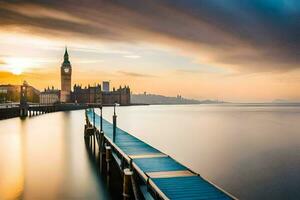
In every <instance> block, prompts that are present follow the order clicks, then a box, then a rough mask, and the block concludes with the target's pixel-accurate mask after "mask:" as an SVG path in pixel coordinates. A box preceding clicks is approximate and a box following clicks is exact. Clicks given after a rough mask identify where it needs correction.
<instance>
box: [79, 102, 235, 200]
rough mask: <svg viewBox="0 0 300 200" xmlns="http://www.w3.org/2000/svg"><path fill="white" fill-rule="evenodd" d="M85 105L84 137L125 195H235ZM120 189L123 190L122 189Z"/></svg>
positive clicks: (191, 199) (190, 199)
mask: <svg viewBox="0 0 300 200" xmlns="http://www.w3.org/2000/svg"><path fill="white" fill-rule="evenodd" d="M99 109H100V115H98V114H96V113H95V108H89V109H86V112H85V117H86V125H85V132H84V138H85V142H86V146H87V148H88V151H89V152H90V155H91V156H92V157H94V158H95V160H96V159H98V162H96V164H97V167H98V168H99V169H98V170H99V172H100V174H101V175H104V177H105V178H106V181H107V184H108V186H109V187H112V186H114V185H115V186H119V187H121V190H122V192H120V196H121V197H122V198H123V199H185V200H198V199H199V200H200V199H201V200H208V199H213V200H227V199H236V198H235V197H234V196H232V195H231V194H229V193H227V192H225V191H224V190H222V189H221V188H219V187H218V186H216V185H214V184H213V183H211V182H209V181H208V180H206V179H204V178H202V177H201V176H200V175H199V174H197V173H195V172H193V171H192V170H190V169H188V168H187V167H185V166H184V165H182V164H181V163H179V162H177V161H176V160H175V159H173V158H171V157H170V156H168V155H166V154H164V153H163V152H161V151H159V150H158V149H156V148H154V147H152V146H150V145H149V144H147V143H145V142H143V141H141V140H140V139H138V138H136V137H134V136H133V135H131V134H130V133H128V132H126V131H124V130H122V129H120V128H119V127H117V115H116V113H115V111H114V115H113V123H110V122H108V121H107V120H105V119H103V117H102V107H101V106H100V107H99ZM119 191H120V190H119Z"/></svg>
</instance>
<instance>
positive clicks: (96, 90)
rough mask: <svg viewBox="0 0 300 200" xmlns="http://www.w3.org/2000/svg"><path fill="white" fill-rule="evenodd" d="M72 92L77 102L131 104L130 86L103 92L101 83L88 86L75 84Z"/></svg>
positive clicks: (73, 99) (74, 100) (73, 98)
mask: <svg viewBox="0 0 300 200" xmlns="http://www.w3.org/2000/svg"><path fill="white" fill-rule="evenodd" d="M73 89H74V91H73V92H72V101H73V102H75V103H102V104H103V105H112V104H114V103H118V104H120V105H130V88H129V87H128V86H125V87H123V88H122V87H121V86H120V88H119V89H117V90H115V89H113V91H109V92H103V91H102V90H101V85H100V84H98V85H96V86H90V85H89V86H88V87H84V88H82V87H81V86H78V85H74V87H73Z"/></svg>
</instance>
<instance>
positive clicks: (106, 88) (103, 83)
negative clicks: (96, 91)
mask: <svg viewBox="0 0 300 200" xmlns="http://www.w3.org/2000/svg"><path fill="white" fill-rule="evenodd" d="M102 85H103V92H109V81H103V82H102Z"/></svg>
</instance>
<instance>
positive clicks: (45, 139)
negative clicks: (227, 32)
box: [0, 105, 300, 199]
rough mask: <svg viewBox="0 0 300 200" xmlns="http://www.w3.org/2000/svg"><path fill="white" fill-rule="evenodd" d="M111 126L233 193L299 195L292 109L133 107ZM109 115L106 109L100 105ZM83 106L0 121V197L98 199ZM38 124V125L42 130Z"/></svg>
mask: <svg viewBox="0 0 300 200" xmlns="http://www.w3.org/2000/svg"><path fill="white" fill-rule="evenodd" d="M117 114H118V125H119V126H120V127H121V128H123V129H125V130H127V131H130V132H131V133H133V134H134V135H135V136H137V137H139V138H141V139H142V140H144V141H146V142H148V143H150V144H152V145H153V146H155V147H156V148H158V149H160V150H161V151H163V152H165V153H167V154H169V155H171V156H173V157H174V158H175V159H177V160H178V161H180V162H182V163H183V164H185V165H186V166H188V167H190V168H191V169H193V170H194V171H196V172H198V173H200V174H201V175H202V176H204V177H206V178H207V179H209V180H210V181H212V182H214V183H215V184H217V185H218V186H221V187H222V188H224V189H225V190H227V191H228V192H230V193H232V194H234V195H235V196H237V197H238V198H240V199H300V189H299V188H300V186H299V185H300V173H299V169H300V132H299V130H300V123H299V122H300V107H297V106H295V107H293V106H289V107H278V106H277V107H276V106H213V105H211V106H210V105H191V106H137V107H119V108H117ZM104 116H105V117H106V118H107V119H109V120H110V121H111V118H112V117H111V116H112V108H104ZM83 117H84V114H83V111H73V112H65V113H63V112H59V113H51V114H47V115H42V116H38V117H33V118H30V119H26V120H23V121H21V120H19V119H17V118H16V119H9V120H3V121H0V130H1V131H0V177H1V178H0V199H1V198H3V197H9V198H18V197H23V198H25V199H73V198H77V199H105V198H108V195H107V192H106V187H105V184H104V183H103V182H102V181H101V180H99V178H97V176H96V174H95V171H94V170H93V168H92V167H91V162H90V161H89V159H88V155H87V152H86V149H85V146H84V141H83V123H84V119H83ZM41 127H46V129H45V130H43V129H42V128H41Z"/></svg>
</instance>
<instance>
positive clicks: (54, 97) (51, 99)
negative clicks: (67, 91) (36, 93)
mask: <svg viewBox="0 0 300 200" xmlns="http://www.w3.org/2000/svg"><path fill="white" fill-rule="evenodd" d="M59 101H60V90H58V89H54V87H52V88H49V87H48V88H45V89H44V91H43V92H41V93H40V103H41V104H53V103H58V102H59Z"/></svg>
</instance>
